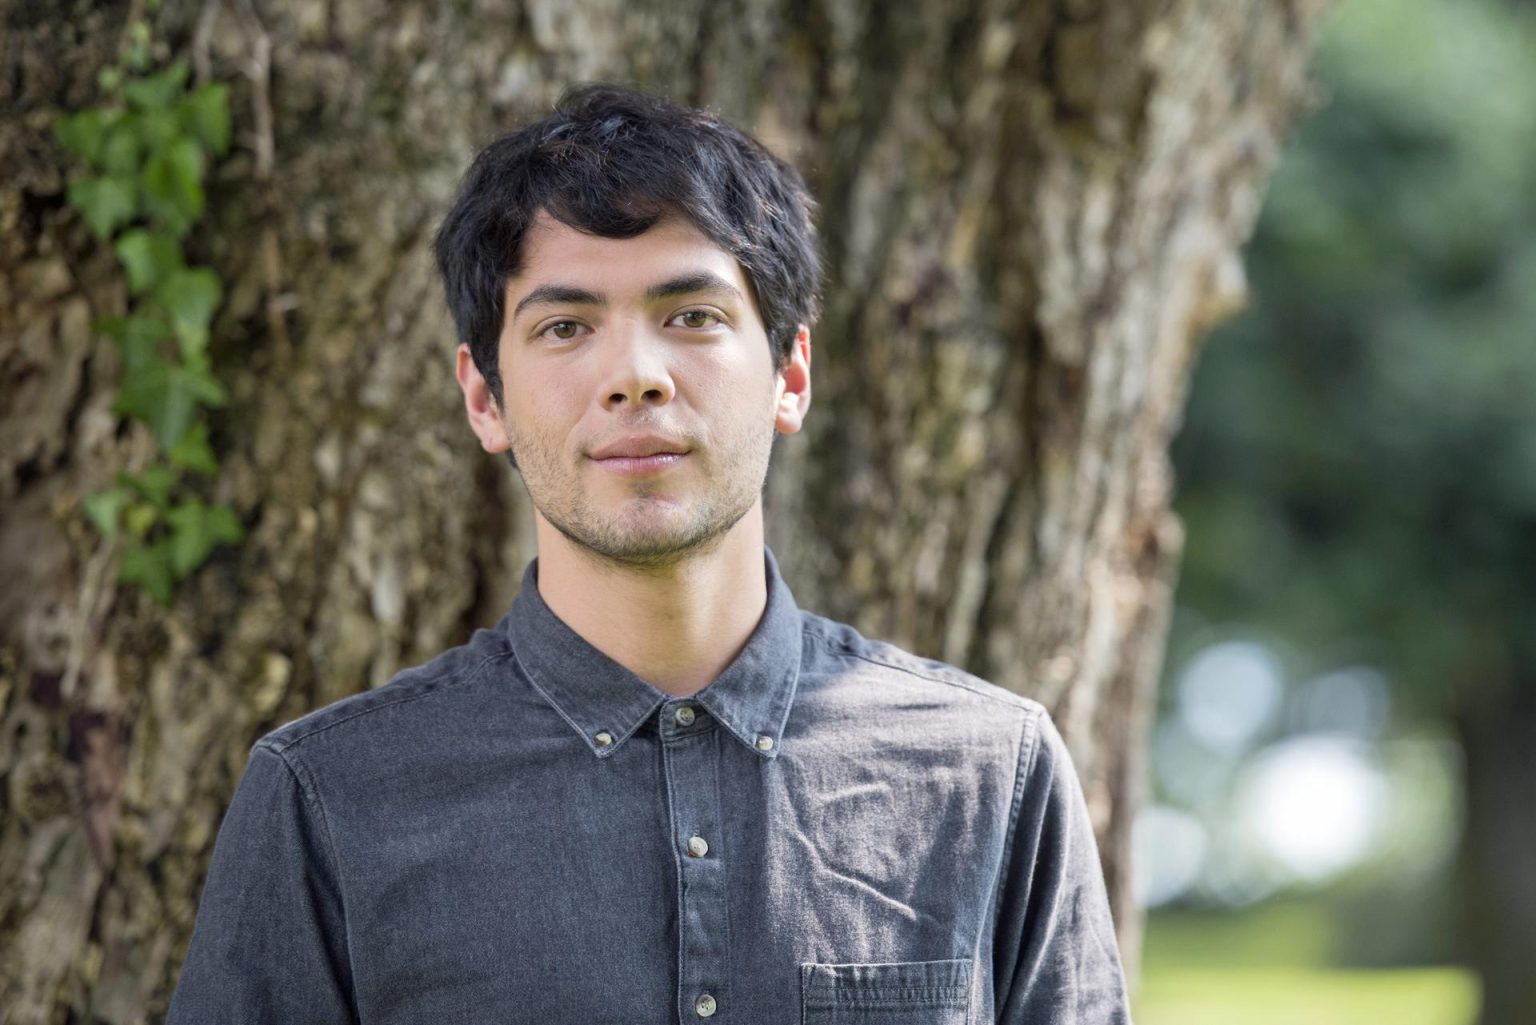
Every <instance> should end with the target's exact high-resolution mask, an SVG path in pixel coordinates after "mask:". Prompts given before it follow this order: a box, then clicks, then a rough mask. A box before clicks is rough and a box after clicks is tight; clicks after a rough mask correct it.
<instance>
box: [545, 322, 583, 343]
mask: <svg viewBox="0 0 1536 1025" xmlns="http://www.w3.org/2000/svg"><path fill="white" fill-rule="evenodd" d="M545 330H546V331H547V332H548V333H550V334H552V335H554V336H555V337H556V338H558V339H560V340H561V341H562V342H568V341H570V340H571V339H572V338H575V337H576V332H577V331H579V330H581V325H580V324H578V323H576V322H575V321H574V320H559V321H556V322H555V323H553V324H551V325H549V327H547V328H545Z"/></svg>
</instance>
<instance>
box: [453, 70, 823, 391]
mask: <svg viewBox="0 0 1536 1025" xmlns="http://www.w3.org/2000/svg"><path fill="white" fill-rule="evenodd" d="M540 210H545V211H548V213H549V214H550V216H552V217H555V218H556V219H558V220H560V221H562V222H564V223H565V224H568V225H570V226H571V227H573V228H577V229H579V230H581V231H586V232H590V233H592V234H594V235H601V236H605V237H607V238H632V237H634V236H636V235H639V234H641V233H643V232H645V231H646V230H648V229H649V228H650V227H651V226H652V225H654V224H655V223H656V222H657V221H658V220H659V219H660V218H661V217H662V216H663V215H665V214H667V213H669V212H673V211H675V212H678V213H681V214H682V215H683V216H685V217H687V218H688V220H689V221H691V222H692V223H693V225H694V226H695V227H696V228H698V229H699V231H700V232H701V233H702V234H704V235H705V236H706V237H708V238H709V239H710V240H711V241H712V242H714V243H715V244H716V245H718V246H719V247H720V248H721V249H724V250H725V251H726V252H728V253H730V254H731V255H732V256H734V257H735V258H736V260H737V261H738V262H739V263H740V264H741V266H742V268H743V270H745V272H746V275H747V278H748V280H749V282H750V283H751V285H752V289H753V292H754V293H755V295H756V299H757V306H758V313H759V315H760V316H761V317H762V319H763V325H764V327H765V328H766V330H767V334H768V344H769V347H770V349H771V350H772V352H773V357H774V367H775V369H780V370H782V369H783V368H784V366H785V365H786V364H787V363H788V360H789V354H790V351H791V348H792V346H793V344H794V339H795V330H796V326H797V325H798V324H802V323H803V324H806V325H810V324H813V323H814V322H815V318H816V315H817V296H816V293H817V289H818V287H819V285H820V280H821V258H820V254H819V252H818V246H817V239H816V227H815V224H814V221H813V217H814V215H815V211H816V203H815V201H814V200H813V199H812V198H811V196H810V193H809V192H808V191H806V187H805V182H804V181H803V180H802V179H801V177H800V175H799V173H798V172H797V171H796V170H795V169H794V168H793V167H791V166H790V165H789V164H788V163H786V162H784V161H783V160H780V159H779V158H778V157H775V156H774V155H773V154H772V153H770V152H768V150H767V149H766V148H764V147H763V145H762V144H761V143H759V142H758V141H757V140H756V139H753V138H752V137H751V136H749V135H747V134H746V133H744V132H742V131H741V130H740V129H738V128H736V127H735V126H733V125H730V124H728V123H727V122H725V121H723V120H721V119H720V118H718V117H716V116H714V115H713V114H711V113H709V112H708V111H703V110H694V109H690V108H687V107H680V106H677V105H676V104H673V103H671V102H669V101H667V100H664V99H661V98H660V97H656V96H650V95H647V94H645V93H641V92H636V91H634V90H632V89H625V88H622V87H620V86H614V85H606V84H589V85H582V86H577V87H575V88H573V89H570V90H568V91H567V92H566V93H565V95H564V96H562V97H561V98H560V100H559V102H557V103H556V104H555V112H554V113H553V114H550V115H549V116H547V117H545V118H543V119H542V120H539V121H536V122H534V123H533V124H531V125H528V126H527V127H525V128H522V129H520V130H518V131H516V132H513V133H512V134H510V135H506V136H503V137H502V138H500V139H497V140H496V141H495V142H493V143H491V144H490V145H489V146H487V147H485V149H483V150H481V151H480V153H479V155H478V156H476V157H475V161H474V163H473V164H472V165H471V166H470V168H469V171H468V172H467V173H466V174H465V176H464V182H463V184H462V186H461V187H460V191H459V196H458V199H457V200H456V201H455V202H454V205H453V209H452V210H450V211H449V213H448V216H447V217H445V218H444V219H443V223H442V226H441V227H440V228H439V229H438V231H437V236H436V238H435V239H434V242H433V245H434V249H435V252H436V256H437V266H438V270H439V271H440V272H441V274H442V276H443V287H444V291H445V292H446V294H447V299H448V307H449V309H450V310H451V311H452V313H453V320H454V324H455V326H456V327H457V328H458V334H459V340H460V341H462V342H464V343H466V344H467V345H468V346H469V351H470V353H471V355H472V356H473V357H474V360H475V366H476V367H477V368H478V369H479V371H480V374H481V376H482V377H484V378H485V380H486V382H487V383H488V384H489V385H490V388H491V394H492V395H493V396H494V397H495V399H496V402H497V405H498V406H499V405H501V403H502V385H501V372H500V368H499V367H498V365H497V341H498V339H499V337H500V335H501V329H502V317H503V309H502V307H503V303H504V299H505V289H506V284H507V280H508V279H509V278H510V277H512V276H513V275H515V274H516V273H517V271H518V266H519V262H520V259H521V248H522V242H523V235H524V233H525V232H526V231H527V230H528V226H529V225H530V224H531V223H532V222H533V219H534V217H535V215H537V214H538V212H539V211H540Z"/></svg>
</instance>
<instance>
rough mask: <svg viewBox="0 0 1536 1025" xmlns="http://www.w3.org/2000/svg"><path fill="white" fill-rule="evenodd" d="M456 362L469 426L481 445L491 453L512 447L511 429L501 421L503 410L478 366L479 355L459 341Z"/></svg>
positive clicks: (455, 372) (456, 374)
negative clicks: (507, 428)
mask: <svg viewBox="0 0 1536 1025" xmlns="http://www.w3.org/2000/svg"><path fill="white" fill-rule="evenodd" d="M455 359H456V362H455V365H454V376H456V377H457V378H458V379H459V389H460V390H461V391H463V392H464V412H465V413H466V414H467V415H468V417H469V429H470V430H472V431H474V432H475V437H477V438H479V439H480V447H481V448H483V449H485V450H486V451H487V452H504V451H506V450H507V448H508V447H509V444H510V443H509V442H508V441H507V431H506V428H504V427H503V426H502V424H501V409H500V407H499V406H498V405H497V403H496V399H495V398H494V397H493V396H492V395H491V387H490V385H489V384H487V383H486V381H485V378H484V377H482V376H481V375H480V368H479V367H477V366H475V358H474V357H473V356H471V355H470V354H469V346H468V345H465V344H463V343H460V344H459V351H458V354H457V356H456V358H455Z"/></svg>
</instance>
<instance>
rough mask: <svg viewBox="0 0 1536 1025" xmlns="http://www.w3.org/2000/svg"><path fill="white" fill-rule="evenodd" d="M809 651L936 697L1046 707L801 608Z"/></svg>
mask: <svg viewBox="0 0 1536 1025" xmlns="http://www.w3.org/2000/svg"><path fill="white" fill-rule="evenodd" d="M800 615H801V624H802V628H803V630H802V632H803V635H804V637H805V639H806V649H807V652H808V653H810V654H813V655H814V663H815V664H818V665H824V666H826V667H827V668H828V669H829V670H830V671H832V672H834V673H835V672H838V671H839V670H848V669H858V670H861V671H862V672H864V673H865V674H870V673H872V674H873V675H874V676H875V677H876V678H877V679H880V680H882V681H890V682H901V683H907V684H911V685H913V686H916V687H918V688H920V689H922V690H924V691H925V692H927V693H928V694H929V695H931V696H932V697H933V698H935V699H941V700H947V701H948V702H950V703H958V704H962V705H970V704H980V705H984V706H992V707H997V706H1002V707H1003V708H1011V709H1014V710H1015V711H1016V712H1018V713H1020V714H1022V715H1023V717H1024V718H1036V717H1038V716H1040V715H1043V714H1044V713H1045V707H1044V706H1043V705H1041V704H1040V703H1039V702H1038V701H1036V700H1035V699H1033V698H1029V697H1025V696H1024V695H1022V694H1018V693H1016V692H1014V691H1011V690H1008V689H1007V688H1006V687H1001V686H999V685H998V684H995V683H993V682H991V681H990V680H986V679H983V678H982V677H980V676H977V675H975V674H974V673H970V672H967V671H966V670H964V669H961V668H960V667H959V666H955V665H952V664H950V663H948V662H942V661H940V660H938V659H934V658H926V657H924V656H922V655H916V654H914V653H912V652H910V651H908V650H906V649H905V648H902V647H900V646H898V645H896V644H893V643H891V642H890V641H883V640H879V639H877V638H873V637H866V636H865V635H864V634H862V633H860V632H859V631H858V630H857V629H856V628H855V627H853V626H851V625H849V624H847V623H841V622H838V621H837V620H835V619H828V618H827V617H825V616H820V615H817V614H816V613H814V612H806V611H804V610H802V611H801V613H800Z"/></svg>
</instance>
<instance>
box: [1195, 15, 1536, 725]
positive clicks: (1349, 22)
mask: <svg viewBox="0 0 1536 1025" xmlns="http://www.w3.org/2000/svg"><path fill="white" fill-rule="evenodd" d="M1320 42H1321V45H1320V48H1319V50H1318V52H1317V63H1316V75H1317V77H1318V78H1319V79H1320V80H1321V83H1322V85H1323V87H1324V95H1325V98H1326V101H1327V102H1326V104H1325V105H1324V106H1323V107H1322V108H1321V109H1320V110H1319V111H1317V112H1316V113H1315V114H1313V115H1312V116H1311V117H1310V118H1309V119H1308V120H1307V121H1305V122H1304V123H1303V124H1302V125H1301V126H1300V127H1299V129H1298V132H1297V134H1296V137H1295V138H1294V139H1293V140H1292V142H1291V144H1290V146H1289V149H1288V151H1287V152H1286V154H1285V155H1284V157H1283V158H1282V161H1281V163H1280V166H1279V168H1278V170H1277V173H1276V175H1275V177H1274V179H1273V180H1272V182H1271V184H1270V191H1269V195H1268V198H1267V202H1266V205H1265V208H1264V211H1263V214H1262V215H1261V217H1260V221H1259V226H1258V230H1257V233H1256V236H1255V238H1254V241H1253V242H1252V244H1251V246H1250V248H1249V251H1248V267H1249V275H1250V278H1251V281H1252V289H1251V290H1252V293H1253V298H1254V301H1253V304H1252V306H1251V308H1250V310H1249V311H1248V312H1247V313H1246V314H1245V315H1244V316H1242V317H1240V318H1238V319H1237V320H1235V321H1234V322H1233V323H1232V324H1230V325H1228V326H1226V327H1225V328H1223V329H1222V330H1221V331H1219V332H1218V333H1217V336H1216V337H1214V338H1213V339H1212V340H1211V342H1210V344H1209V345H1208V347H1207V349H1206V350H1205V353H1204V355H1203V356H1202V358H1201V365H1200V368H1199V371H1198V374H1197V377H1196V380H1195V384H1194V388H1193V390H1192V393H1191V403H1190V409H1189V412H1188V415H1187V417H1186V420H1185V428H1184V431H1183V432H1182V434H1181V435H1180V437H1179V438H1178V440H1177V442H1176V444H1175V449H1174V457H1175V464H1176V466H1177V467H1178V476H1179V489H1180V498H1179V501H1178V505H1179V509H1180V511H1181V513H1182V514H1183V516H1184V518H1185V521H1186V523H1187V525H1188V538H1189V541H1188V546H1187V550H1186V553H1185V561H1184V565H1183V569H1182V571H1181V583H1180V599H1181V602H1182V603H1183V604H1185V605H1187V606H1190V607H1192V608H1195V609H1200V610H1203V611H1204V614H1205V615H1206V616H1211V615H1213V614H1219V616H1220V618H1221V619H1223V620H1228V621H1239V622H1245V623H1248V624H1253V625H1257V626H1260V627H1262V628H1264V629H1266V630H1268V631H1272V632H1273V633H1276V634H1278V635H1280V636H1282V637H1284V638H1285V639H1286V640H1288V641H1289V642H1290V643H1292V644H1294V645H1296V646H1297V647H1298V648H1300V649H1303V650H1307V651H1310V652H1314V653H1316V655H1317V656H1318V657H1319V658H1320V659H1323V660H1329V661H1334V662H1337V661H1342V660H1346V659H1347V660H1358V661H1365V662H1370V663H1373V664H1377V665H1380V666H1382V667H1383V668H1384V669H1386V670H1387V671H1388V672H1389V673H1391V675H1392V676H1393V678H1394V679H1395V680H1396V681H1397V682H1398V683H1399V684H1400V685H1401V689H1400V690H1399V694H1400V695H1402V696H1404V697H1410V698H1411V699H1412V701H1411V702H1409V703H1410V704H1415V705H1417V707H1418V709H1419V710H1421V711H1423V712H1427V713H1429V714H1435V713H1438V712H1439V711H1440V710H1441V709H1443V708H1444V707H1445V705H1446V703H1447V702H1448V701H1449V700H1451V699H1452V698H1453V697H1454V696H1455V694H1456V689H1457V688H1472V689H1474V690H1475V689H1478V688H1482V687H1485V686H1489V685H1493V686H1498V685H1500V684H1503V683H1506V682H1508V683H1523V684H1526V685H1529V684H1531V683H1533V682H1536V674H1532V672H1531V668H1530V667H1531V666H1532V665H1533V664H1536V402H1533V401H1532V396H1533V395H1536V344H1533V343H1536V328H1533V325H1536V118H1533V115H1532V111H1533V110H1536V9H1532V8H1530V7H1528V6H1527V7H1514V6H1511V5H1508V4H1501V3H1496V2H1493V0H1343V2H1342V3H1341V4H1340V6H1339V7H1338V8H1337V10H1336V11H1335V13H1334V17H1333V19H1332V21H1331V22H1330V24H1329V26H1328V29H1327V31H1326V32H1325V33H1324V35H1323V37H1322V39H1321V41H1320Z"/></svg>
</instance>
